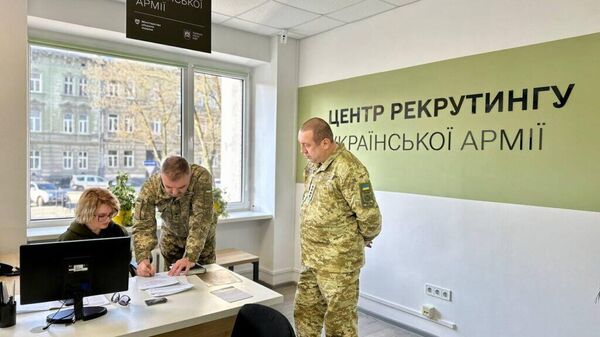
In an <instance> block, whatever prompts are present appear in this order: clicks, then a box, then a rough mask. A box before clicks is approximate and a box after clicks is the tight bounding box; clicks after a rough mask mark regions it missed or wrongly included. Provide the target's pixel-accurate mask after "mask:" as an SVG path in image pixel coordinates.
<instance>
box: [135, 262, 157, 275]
mask: <svg viewBox="0 0 600 337" xmlns="http://www.w3.org/2000/svg"><path fill="white" fill-rule="evenodd" d="M135 273H136V274H137V275H138V276H143V277H151V276H154V274H156V270H155V269H154V266H153V265H152V264H151V263H150V260H148V259H143V260H142V261H140V263H138V266H137V269H136V271H135Z"/></svg>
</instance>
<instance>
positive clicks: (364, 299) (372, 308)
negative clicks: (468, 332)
mask: <svg viewBox="0 0 600 337" xmlns="http://www.w3.org/2000/svg"><path fill="white" fill-rule="evenodd" d="M359 298H360V300H361V301H359V308H360V309H362V310H365V311H367V312H373V313H376V314H378V315H380V316H381V317H383V318H386V319H388V320H390V321H392V322H396V323H398V324H400V325H406V323H404V322H402V321H400V320H399V319H398V318H399V317H402V316H404V314H409V315H412V316H414V317H418V318H421V319H423V320H426V321H428V322H432V323H436V324H439V325H441V326H444V327H446V328H449V329H452V330H456V323H454V322H450V321H447V320H444V319H430V318H428V317H427V316H424V315H423V314H421V311H420V310H417V309H413V308H409V307H407V306H404V305H401V304H398V303H394V302H390V301H388V300H385V299H383V298H380V297H377V296H373V295H370V294H367V293H364V292H361V293H360V294H359Z"/></svg>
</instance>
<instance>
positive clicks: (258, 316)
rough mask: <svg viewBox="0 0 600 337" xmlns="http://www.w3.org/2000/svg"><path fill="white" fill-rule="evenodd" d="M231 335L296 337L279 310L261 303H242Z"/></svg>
mask: <svg viewBox="0 0 600 337" xmlns="http://www.w3.org/2000/svg"><path fill="white" fill-rule="evenodd" d="M231 337H296V334H295V333H294V329H293V328H292V325H291V324H290V322H289V321H288V319H287V318H286V317H285V316H284V315H283V314H282V313H280V312H279V311H277V310H275V309H273V308H271V307H267V306H265V305H262V304H244V306H243V307H242V308H241V309H240V312H239V313H238V315H237V318H236V319H235V324H234V325H233V332H232V333H231Z"/></svg>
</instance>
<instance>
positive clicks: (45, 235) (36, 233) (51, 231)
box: [27, 211, 273, 242]
mask: <svg viewBox="0 0 600 337" xmlns="http://www.w3.org/2000/svg"><path fill="white" fill-rule="evenodd" d="M272 218H273V215H272V214H270V213H265V212H253V211H238V212H233V211H232V212H230V213H229V216H228V217H227V218H221V219H219V222H218V223H219V224H228V223H235V222H243V221H256V220H269V219H272ZM68 227H69V226H48V227H31V228H27V242H36V241H52V240H56V239H57V238H58V236H59V235H61V234H62V233H64V232H65V231H66V230H67V228H68Z"/></svg>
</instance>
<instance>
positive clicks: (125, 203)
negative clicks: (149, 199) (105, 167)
mask: <svg viewBox="0 0 600 337" xmlns="http://www.w3.org/2000/svg"><path fill="white" fill-rule="evenodd" d="M116 180H117V181H116V183H115V184H114V185H111V186H109V187H108V189H109V190H110V191H111V192H112V193H113V194H114V195H115V197H117V199H118V200H119V203H120V204H121V210H123V211H130V210H131V209H133V203H134V201H135V190H134V189H133V187H131V186H129V185H127V181H128V180H129V174H127V172H119V173H118V174H117V179H116Z"/></svg>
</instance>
